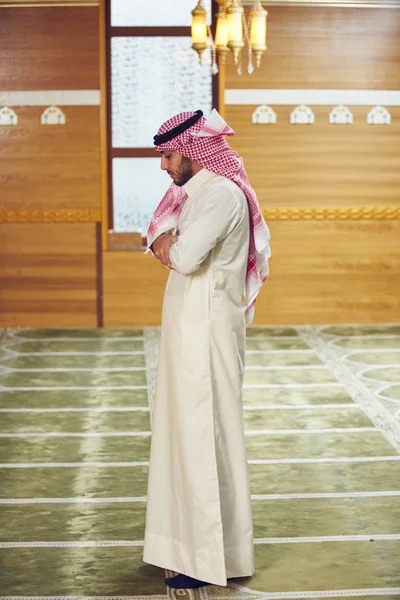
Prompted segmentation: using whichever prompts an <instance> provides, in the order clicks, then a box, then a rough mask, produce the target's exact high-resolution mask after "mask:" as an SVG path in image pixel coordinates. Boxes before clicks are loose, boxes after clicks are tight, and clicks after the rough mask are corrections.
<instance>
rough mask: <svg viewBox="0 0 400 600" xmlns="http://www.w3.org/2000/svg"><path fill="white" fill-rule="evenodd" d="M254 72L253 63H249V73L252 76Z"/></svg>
mask: <svg viewBox="0 0 400 600" xmlns="http://www.w3.org/2000/svg"><path fill="white" fill-rule="evenodd" d="M253 71H254V67H253V63H251V62H249V64H248V66H247V72H248V73H249V74H250V75H251V74H252V73H253Z"/></svg>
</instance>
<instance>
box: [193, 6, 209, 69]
mask: <svg viewBox="0 0 400 600" xmlns="http://www.w3.org/2000/svg"><path fill="white" fill-rule="evenodd" d="M191 33H192V48H193V50H196V52H197V54H198V55H199V61H200V63H201V61H202V56H203V52H204V51H205V50H206V48H207V46H208V44H207V11H206V9H205V8H204V6H203V2H202V0H199V1H198V3H197V6H196V7H195V8H194V9H193V10H192V30H191Z"/></svg>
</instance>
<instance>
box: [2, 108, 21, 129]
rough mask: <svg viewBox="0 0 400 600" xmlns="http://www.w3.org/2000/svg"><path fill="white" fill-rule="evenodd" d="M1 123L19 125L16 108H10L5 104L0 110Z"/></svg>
mask: <svg viewBox="0 0 400 600" xmlns="http://www.w3.org/2000/svg"><path fill="white" fill-rule="evenodd" d="M0 125H2V126H10V125H18V115H17V113H16V112H15V110H13V109H12V108H9V107H8V106H3V108H2V109H1V110H0Z"/></svg>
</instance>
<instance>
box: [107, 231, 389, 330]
mask: <svg viewBox="0 0 400 600" xmlns="http://www.w3.org/2000/svg"><path fill="white" fill-rule="evenodd" d="M270 228H271V234H272V237H271V247H272V258H271V262H270V267H271V272H270V277H269V279H268V281H267V282H266V284H265V285H264V286H263V288H262V290H261V293H260V295H259V297H258V299H257V305H256V316H255V324H263V323H264V324H273V323H293V324H302V323H303V324H304V323H384V322H397V321H399V320H400V294H399V290H400V244H399V239H400V221H384V222H377V221H354V222H342V221H333V222H319V221H308V222H304V221H296V222H290V221H282V222H278V221H277V222H273V223H271V224H270ZM167 277H168V271H167V270H166V269H164V268H163V267H162V266H161V265H160V264H159V263H158V261H156V260H155V259H154V258H153V257H152V256H150V255H146V256H145V255H143V254H142V253H139V252H108V253H106V254H104V315H105V321H104V323H105V326H106V327H116V326H124V325H129V326H131V325H132V326H134V325H159V324H160V322H161V306H162V299H163V295H164V287H165V283H166V279H167Z"/></svg>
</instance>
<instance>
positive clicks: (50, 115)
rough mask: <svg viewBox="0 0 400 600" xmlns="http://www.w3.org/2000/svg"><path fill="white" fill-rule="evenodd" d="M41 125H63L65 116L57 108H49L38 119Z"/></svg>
mask: <svg viewBox="0 0 400 600" xmlns="http://www.w3.org/2000/svg"><path fill="white" fill-rule="evenodd" d="M40 122H41V124H42V125H65V123H66V118H65V114H64V113H63V111H62V110H61V108H58V106H49V107H48V108H46V109H45V110H44V111H43V112H42V116H41V117H40Z"/></svg>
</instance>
